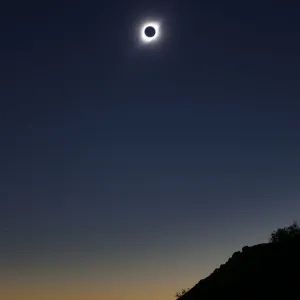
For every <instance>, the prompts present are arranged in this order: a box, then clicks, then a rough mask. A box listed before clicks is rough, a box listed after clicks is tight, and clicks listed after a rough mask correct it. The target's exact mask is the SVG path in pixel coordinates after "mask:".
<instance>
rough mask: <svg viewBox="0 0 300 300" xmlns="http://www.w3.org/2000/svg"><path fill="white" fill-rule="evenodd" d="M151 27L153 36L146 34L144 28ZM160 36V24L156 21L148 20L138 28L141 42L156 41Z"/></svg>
mask: <svg viewBox="0 0 300 300" xmlns="http://www.w3.org/2000/svg"><path fill="white" fill-rule="evenodd" d="M148 27H152V28H153V29H154V31H155V34H154V35H153V36H147V35H146V33H145V31H146V28H148ZM159 36H160V24H159V23H158V22H148V23H144V24H143V25H142V26H141V29H140V38H141V41H142V42H143V43H151V42H154V41H156V40H157V39H158V38H159Z"/></svg>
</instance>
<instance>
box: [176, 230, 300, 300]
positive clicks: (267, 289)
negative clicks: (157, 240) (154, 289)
mask: <svg viewBox="0 0 300 300" xmlns="http://www.w3.org/2000/svg"><path fill="white" fill-rule="evenodd" d="M299 288H300V238H299V236H298V237H297V238H294V239H293V240H291V241H288V242H284V243H266V244H259V245H255V246H251V247H248V246H246V247H244V248H243V249H242V251H239V252H235V253H234V254H233V255H232V257H231V258H230V259H229V260H228V261H227V262H226V263H225V264H223V265H221V266H220V267H219V268H218V269H216V270H215V271H214V272H213V273H212V274H211V275H209V276H208V277H207V278H205V279H203V280H200V281H199V282H198V283H197V284H196V285H195V286H194V287H193V288H191V289H190V290H189V291H188V292H186V293H185V294H184V295H183V296H181V297H179V298H178V300H206V299H215V297H228V298H229V299H238V298H239V299H258V298H261V297H262V298H266V299H272V298H275V297H283V298H282V299H289V298H298V295H299V291H300V289H299Z"/></svg>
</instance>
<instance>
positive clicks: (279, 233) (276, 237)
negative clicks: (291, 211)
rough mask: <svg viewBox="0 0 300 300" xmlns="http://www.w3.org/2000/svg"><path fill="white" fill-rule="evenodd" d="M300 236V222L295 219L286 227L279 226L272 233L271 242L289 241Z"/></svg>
mask: <svg viewBox="0 0 300 300" xmlns="http://www.w3.org/2000/svg"><path fill="white" fill-rule="evenodd" d="M297 237H300V224H299V223H298V222H297V221H294V222H293V224H292V225H290V226H288V227H284V228H278V229H277V230H275V231H273V232H272V233H271V235H270V238H269V242H270V243H274V244H275V243H287V242H290V241H292V240H293V239H295V238H297Z"/></svg>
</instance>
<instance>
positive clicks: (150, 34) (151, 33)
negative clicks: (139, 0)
mask: <svg viewBox="0 0 300 300" xmlns="http://www.w3.org/2000/svg"><path fill="white" fill-rule="evenodd" d="M155 33H156V32H155V29H154V28H153V27H152V26H148V27H147V28H146V29H145V35H146V36H147V37H154V36H155Z"/></svg>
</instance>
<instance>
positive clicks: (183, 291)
mask: <svg viewBox="0 0 300 300" xmlns="http://www.w3.org/2000/svg"><path fill="white" fill-rule="evenodd" d="M189 290H190V289H189V288H188V289H182V290H181V291H180V292H177V293H176V294H175V297H176V298H177V299H178V298H180V297H181V296H183V295H184V294H186V293H187V292H188V291H189Z"/></svg>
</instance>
